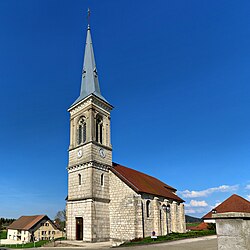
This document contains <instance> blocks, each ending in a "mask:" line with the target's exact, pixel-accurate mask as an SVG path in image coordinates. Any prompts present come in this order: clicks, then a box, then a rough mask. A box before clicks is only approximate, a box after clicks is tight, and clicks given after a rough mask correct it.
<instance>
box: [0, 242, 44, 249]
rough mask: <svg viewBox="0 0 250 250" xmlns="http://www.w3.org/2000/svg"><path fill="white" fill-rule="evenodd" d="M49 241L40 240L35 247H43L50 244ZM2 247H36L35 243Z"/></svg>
mask: <svg viewBox="0 0 250 250" xmlns="http://www.w3.org/2000/svg"><path fill="white" fill-rule="evenodd" d="M48 242H49V241H48V240H40V241H37V242H36V243H35V247H41V246H43V245H44V244H46V243H48ZM1 246H2V247H7V248H32V247H34V243H33V242H30V243H26V244H13V245H1Z"/></svg>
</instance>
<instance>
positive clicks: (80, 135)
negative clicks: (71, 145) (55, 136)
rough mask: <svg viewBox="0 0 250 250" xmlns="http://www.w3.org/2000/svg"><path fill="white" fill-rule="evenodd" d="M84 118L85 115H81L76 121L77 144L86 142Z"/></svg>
mask: <svg viewBox="0 0 250 250" xmlns="http://www.w3.org/2000/svg"><path fill="white" fill-rule="evenodd" d="M86 127H87V126H86V119H85V117H81V118H80V120H79V122H78V127H77V132H78V144H81V143H84V142H86V139H87V133H86V132H87V131H86Z"/></svg>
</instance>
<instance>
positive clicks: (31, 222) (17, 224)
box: [8, 215, 49, 230]
mask: <svg viewBox="0 0 250 250" xmlns="http://www.w3.org/2000/svg"><path fill="white" fill-rule="evenodd" d="M44 217H47V219H48V220H49V218H48V216H47V215H32V216H21V217H20V218H19V219H17V220H16V221H14V222H13V223H11V224H10V225H9V226H8V229H18V230H29V229H31V228H32V227H33V226H35V225H36V224H37V223H38V222H39V221H41V220H42V219H43V218H44Z"/></svg>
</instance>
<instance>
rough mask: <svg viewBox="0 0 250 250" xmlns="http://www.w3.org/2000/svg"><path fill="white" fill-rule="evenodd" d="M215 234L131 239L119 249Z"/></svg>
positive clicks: (205, 233) (170, 235) (192, 233)
mask: <svg viewBox="0 0 250 250" xmlns="http://www.w3.org/2000/svg"><path fill="white" fill-rule="evenodd" d="M215 234H216V232H215V231H214V230H204V231H190V232H187V233H171V234H168V235H165V236H158V237H157V239H151V237H146V238H137V239H133V240H131V241H129V242H125V243H123V244H122V245H120V247H128V246H134V245H143V244H155V243H163V242H168V241H174V240H181V239H189V238H197V237H202V236H208V235H215Z"/></svg>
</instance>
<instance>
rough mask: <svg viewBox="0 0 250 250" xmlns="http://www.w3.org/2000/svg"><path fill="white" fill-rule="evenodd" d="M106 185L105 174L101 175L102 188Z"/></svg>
mask: <svg viewBox="0 0 250 250" xmlns="http://www.w3.org/2000/svg"><path fill="white" fill-rule="evenodd" d="M103 185H104V174H101V186H103Z"/></svg>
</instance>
